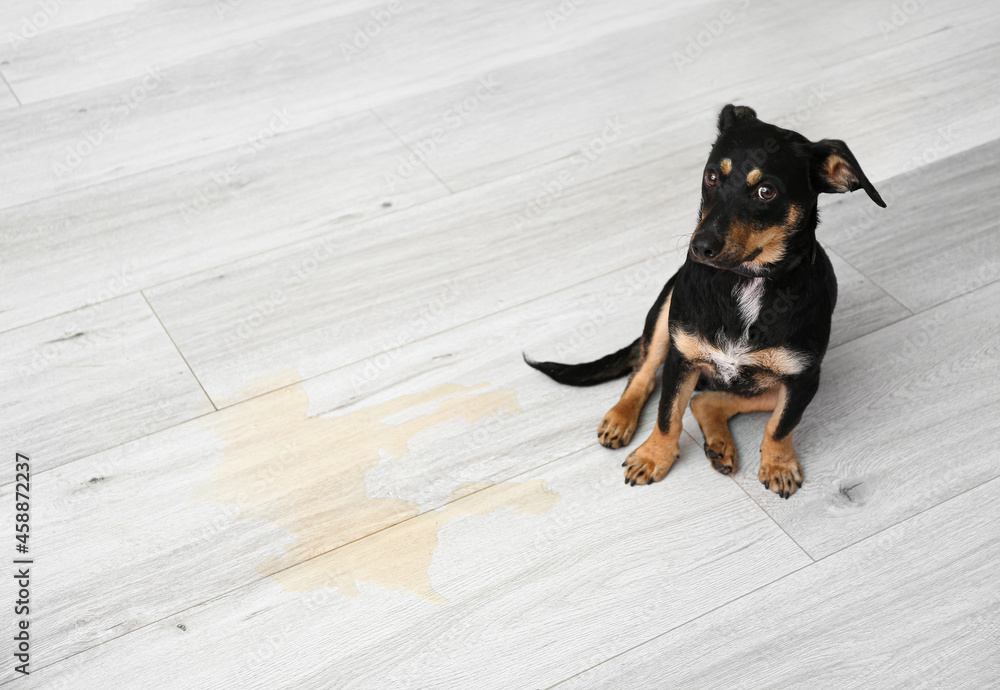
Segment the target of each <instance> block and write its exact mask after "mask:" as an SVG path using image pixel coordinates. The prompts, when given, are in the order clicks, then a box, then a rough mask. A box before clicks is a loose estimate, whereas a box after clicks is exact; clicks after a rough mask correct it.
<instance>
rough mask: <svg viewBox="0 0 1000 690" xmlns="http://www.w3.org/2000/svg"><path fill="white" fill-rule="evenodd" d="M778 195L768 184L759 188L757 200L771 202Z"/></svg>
mask: <svg viewBox="0 0 1000 690" xmlns="http://www.w3.org/2000/svg"><path fill="white" fill-rule="evenodd" d="M777 193H778V191H777V190H776V189H775V188H774V187H768V186H767V185H766V184H762V185H761V186H760V187H757V198H758V199H760V200H761V201H770V200H771V199H773V198H774V196H775V195H776V194H777Z"/></svg>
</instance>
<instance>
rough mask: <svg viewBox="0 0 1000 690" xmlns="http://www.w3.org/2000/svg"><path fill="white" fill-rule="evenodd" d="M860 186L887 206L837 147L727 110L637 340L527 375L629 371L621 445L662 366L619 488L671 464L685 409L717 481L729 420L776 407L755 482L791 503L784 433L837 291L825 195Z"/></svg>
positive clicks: (729, 442)
mask: <svg viewBox="0 0 1000 690" xmlns="http://www.w3.org/2000/svg"><path fill="white" fill-rule="evenodd" d="M856 189H864V190H865V192H867V193H868V196H869V197H871V199H872V200H873V201H874V202H875V203H876V204H878V205H879V206H882V207H884V206H885V203H884V202H883V201H882V198H881V197H880V196H879V194H878V192H877V191H875V188H874V187H873V186H872V184H871V183H870V182H869V181H868V178H866V177H865V174H864V173H863V172H862V171H861V166H859V165H858V162H857V160H855V158H854V155H853V154H852V153H851V151H850V149H848V148H847V145H846V144H844V142H842V141H837V140H830V139H824V140H822V141H818V142H811V141H809V140H808V139H806V138H805V137H803V136H802V135H801V134H798V133H797V132H792V131H790V130H786V129H782V128H780V127H776V126H774V125H771V124H768V123H765V122H762V121H760V120H758V119H757V114H756V113H755V112H754V111H753V110H752V109H751V108H748V107H745V106H734V105H727V106H726V107H724V108H723V109H722V112H721V114H720V115H719V136H718V138H717V139H716V141H715V145H714V146H713V147H712V152H711V154H710V155H709V157H708V163H707V164H706V165H705V172H704V176H703V179H702V197H701V209H700V215H699V219H698V226H697V228H696V229H695V231H694V234H693V235H692V237H691V244H690V247H689V252H688V256H687V260H686V261H685V263H684V265H683V266H682V267H681V268H680V270H678V271H677V273H675V274H674V276H673V277H671V278H670V280H669V281H667V284H666V285H665V286H664V288H663V291H662V292H661V293H660V296H659V297H658V298H657V300H656V302H655V304H653V308H652V309H651V310H650V311H649V315H648V316H647V317H646V327H645V329H644V331H643V334H642V337H640V338H639V339H638V340H636V341H635V342H634V343H632V344H631V345H629V346H628V347H626V348H624V349H622V350H620V351H618V352H615V353H613V354H610V355H608V356H606V357H603V358H601V359H599V360H597V361H594V362H589V363H586V364H575V365H568V364H559V363H556V362H534V361H531V360H530V359H527V357H526V358H525V359H526V361H527V362H528V364H530V365H531V366H533V367H534V368H536V369H538V370H540V371H542V372H544V373H545V374H547V375H549V376H550V377H552V378H553V379H555V380H556V381H559V382H560V383H566V384H570V385H574V386H589V385H593V384H596V383H601V382H603V381H608V380H610V379H613V378H617V377H620V376H624V375H625V374H627V373H629V372H631V376H630V377H629V380H628V385H627V386H626V388H625V392H624V393H623V394H622V396H621V399H620V400H619V401H618V403H617V404H616V405H615V406H614V407H612V408H611V410H610V411H609V412H608V413H607V414H606V415H605V416H604V419H603V420H602V421H601V424H600V426H599V427H598V429H597V434H598V437H599V439H600V442H601V444H603V445H605V446H607V447H608V448H618V447H619V446H623V445H626V444H627V443H628V442H629V440H631V438H632V434H633V432H634V431H635V427H636V424H637V422H638V418H639V412H640V411H641V410H642V407H643V405H644V404H645V403H646V400H647V399H648V398H649V395H650V393H652V391H653V388H654V386H655V377H656V372H657V370H659V368H660V366H661V365H663V377H662V378H663V394H662V397H661V398H660V409H659V415H658V416H657V420H656V429H655V430H654V431H653V433H652V434H651V435H650V437H649V438H648V439H646V441H645V443H643V444H642V445H641V446H639V447H638V448H637V449H636V450H634V451H633V452H632V453H631V454H630V455H629V456H628V458H627V459H626V460H625V462H624V463H623V467H625V468H626V469H625V482H626V483H631V484H632V485H633V486H634V485H635V484H651V483H653V482H656V481H659V480H661V479H663V477H664V476H666V474H667V472H668V471H669V470H670V467H671V465H673V463H674V460H675V459H676V458H677V455H678V452H679V449H678V441H679V438H680V433H681V418H682V416H683V414H684V410H685V408H686V407H687V404H688V400H689V399H690V398H691V395H692V393H693V392H694V391H695V390H696V387H697V389H699V390H700V389H703V388H707V389H709V392H705V393H702V394H700V395H698V396H696V397H695V398H694V400H693V401H692V402H691V410H692V412H694V416H695V419H697V420H698V424H699V425H700V426H701V430H702V433H703V434H704V436H705V454H706V455H707V456H708V457H709V459H710V460H711V461H712V466H713V467H715V469H716V470H718V471H719V472H722V473H723V474H731V473H732V472H733V471H734V470H735V469H736V448H735V444H734V443H733V438H732V436H731V435H730V433H729V420H730V419H731V418H732V417H733V416H735V415H737V414H739V413H741V412H751V411H762V410H773V411H774V412H773V414H772V415H771V418H770V420H769V421H768V423H767V428H766V430H765V434H764V441H763V443H762V444H761V447H760V471H759V472H758V475H757V476H758V477H759V478H760V481H761V482H762V483H763V484H764V486H765V487H767V488H769V489H770V490H771V491H773V492H775V493H777V494H778V495H780V496H782V497H784V498H788V497H789V496H791V495H792V494H793V493H795V490H796V489H797V488H798V487H800V486H802V466H801V465H800V464H799V460H798V457H797V456H796V454H795V450H794V448H793V447H792V432H793V430H794V429H795V426H796V425H797V424H798V423H799V420H800V419H801V418H802V413H803V411H804V410H805V409H806V406H807V405H808V404H809V402H810V401H811V400H812V398H813V395H814V394H815V393H816V389H817V387H818V386H819V372H820V363H821V362H822V360H823V355H824V354H826V348H827V343H828V342H829V339H830V319H831V316H832V314H833V309H834V306H835V304H836V302H837V280H836V278H835V277H834V274H833V267H832V266H831V265H830V260H829V259H828V258H827V256H826V253H825V252H824V251H823V248H822V247H821V246H820V245H819V243H818V242H817V241H816V224H817V221H818V216H817V210H816V201H817V196H818V195H819V193H820V192H833V193H840V192H850V191H854V190H856Z"/></svg>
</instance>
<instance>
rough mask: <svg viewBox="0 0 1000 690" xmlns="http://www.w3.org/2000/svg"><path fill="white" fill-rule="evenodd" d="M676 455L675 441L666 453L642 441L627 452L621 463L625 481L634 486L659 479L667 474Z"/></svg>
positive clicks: (678, 450) (677, 449) (677, 451)
mask: <svg viewBox="0 0 1000 690" xmlns="http://www.w3.org/2000/svg"><path fill="white" fill-rule="evenodd" d="M678 455H680V449H679V448H678V447H677V444H676V443H675V444H673V448H672V449H670V448H668V449H667V452H666V453H664V452H662V450H660V449H654V448H652V447H650V444H649V443H648V442H647V443H643V444H642V445H641V446H639V447H638V448H636V449H635V450H633V451H632V452H631V453H629V456H628V457H627V458H625V462H623V463H622V467H624V468H625V483H626V484H631V485H632V486H635V485H636V484H652V483H653V482H658V481H660V480H661V479H663V478H664V477H666V476H667V472H669V471H670V468H671V467H672V466H673V464H674V460H676V459H677V456H678Z"/></svg>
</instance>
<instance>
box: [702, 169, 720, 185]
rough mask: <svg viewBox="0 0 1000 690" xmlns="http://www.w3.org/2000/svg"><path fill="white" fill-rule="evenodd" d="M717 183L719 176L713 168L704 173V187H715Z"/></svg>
mask: <svg viewBox="0 0 1000 690" xmlns="http://www.w3.org/2000/svg"><path fill="white" fill-rule="evenodd" d="M718 185H719V176H718V174H716V172H715V171H714V170H709V171H708V172H706V173H705V186H706V187H717V186H718Z"/></svg>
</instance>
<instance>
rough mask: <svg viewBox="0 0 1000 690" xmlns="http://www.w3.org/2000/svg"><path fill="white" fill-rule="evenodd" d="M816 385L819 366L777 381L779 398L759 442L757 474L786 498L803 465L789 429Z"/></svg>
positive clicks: (799, 482)
mask: <svg viewBox="0 0 1000 690" xmlns="http://www.w3.org/2000/svg"><path fill="white" fill-rule="evenodd" d="M817 388H819V368H818V367H816V368H814V369H811V370H809V371H806V372H803V373H802V374H800V375H798V376H794V377H791V378H789V379H788V380H786V381H785V382H784V383H781V384H779V388H778V402H777V404H776V405H775V407H774V412H773V413H772V414H771V418H770V419H769V420H768V422H767V428H766V429H765V430H764V442H763V443H761V444H760V471H758V472H757V478H758V479H760V481H761V483H762V484H763V485H764V487H765V488H768V489H770V490H771V491H773V492H774V493H776V494H778V495H779V496H781V497H782V498H788V497H789V496H791V495H792V494H794V493H795V491H796V490H797V489H798V488H799V487H800V486H802V465H801V464H799V458H798V456H797V455H796V454H795V448H794V447H793V446H792V432H793V431H794V430H795V427H796V426H797V425H798V423H799V421H800V420H801V419H802V413H803V412H805V409H806V407H807V406H808V405H809V403H810V402H811V401H812V399H813V396H814V395H816V389H817Z"/></svg>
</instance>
